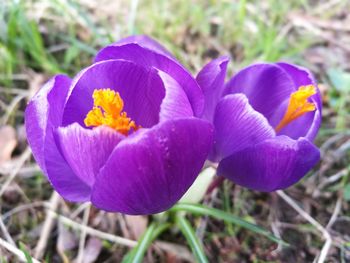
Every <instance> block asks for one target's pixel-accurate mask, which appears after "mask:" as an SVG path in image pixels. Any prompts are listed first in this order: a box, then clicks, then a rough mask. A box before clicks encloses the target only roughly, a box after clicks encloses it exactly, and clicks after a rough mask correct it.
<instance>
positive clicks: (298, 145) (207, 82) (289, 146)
mask: <svg viewBox="0 0 350 263" xmlns="http://www.w3.org/2000/svg"><path fill="white" fill-rule="evenodd" d="M228 61H229V60H228V58H227V57H221V58H218V59H216V60H213V61H212V62H210V63H209V64H207V65H206V66H205V67H204V68H203V69H202V70H201V72H200V73H199V74H198V76H197V81H198V83H199V84H200V86H201V87H202V89H203V92H204V95H205V110H204V114H203V118H204V119H206V120H209V121H211V122H212V123H213V124H214V126H215V135H214V146H213V149H212V151H211V153H210V155H209V159H210V160H211V161H213V162H219V165H218V170H217V173H218V175H220V176H224V177H226V178H228V179H230V180H232V181H233V182H235V183H237V184H238V185H241V186H244V187H247V188H250V189H254V190H259V191H275V190H277V189H283V188H286V187H289V186H291V185H292V184H294V183H296V182H297V181H299V180H300V179H301V178H302V177H303V176H304V175H305V174H306V173H307V172H308V171H309V170H310V169H311V168H312V167H313V166H314V165H315V164H316V163H317V162H318V161H319V158H320V153H319V150H318V149H317V148H316V147H315V145H314V144H313V143H312V142H313V140H314V139H315V137H316V134H317V132H318V129H319V127H320V123H321V107H322V105H321V97H320V92H319V90H318V88H317V85H316V82H315V80H314V78H313V76H312V74H311V73H310V72H309V71H308V70H307V69H305V68H302V67H299V66H296V65H292V64H288V63H260V64H253V65H251V66H249V67H247V68H245V69H243V70H241V71H239V72H238V73H237V74H236V75H234V76H233V77H232V78H231V79H230V81H229V82H228V83H226V84H225V83H224V81H225V76H226V68H227V63H228Z"/></svg>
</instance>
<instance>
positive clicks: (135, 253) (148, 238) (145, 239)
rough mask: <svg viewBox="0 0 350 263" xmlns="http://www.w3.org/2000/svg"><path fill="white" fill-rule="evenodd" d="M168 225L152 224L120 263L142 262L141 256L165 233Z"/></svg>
mask: <svg viewBox="0 0 350 263" xmlns="http://www.w3.org/2000/svg"><path fill="white" fill-rule="evenodd" d="M169 226H170V224H161V225H158V224H156V223H152V224H151V225H150V226H149V227H148V228H147V230H146V231H145V233H144V234H143V235H142V237H141V238H140V240H139V242H138V244H137V246H136V247H134V248H133V249H132V250H131V251H130V252H129V253H128V254H127V255H126V256H125V257H124V258H123V261H122V263H138V262H142V260H143V256H144V254H145V252H146V250H147V248H148V247H149V246H150V245H151V243H152V241H153V240H154V239H156V237H157V236H159V235H160V234H161V233H162V232H163V231H165V230H166V229H167V228H168V227H169Z"/></svg>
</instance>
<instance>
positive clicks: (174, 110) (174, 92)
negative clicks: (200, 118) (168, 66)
mask: <svg viewBox="0 0 350 263" xmlns="http://www.w3.org/2000/svg"><path fill="white" fill-rule="evenodd" d="M158 74H159V76H160V78H161V79H162V81H163V84H164V89H165V98H164V99H163V101H162V104H161V106H160V114H159V119H160V122H163V121H165V120H171V119H177V118H186V117H192V116H193V111H192V107H191V104H190V102H189V101H188V98H187V96H186V93H185V92H184V90H183V89H182V87H181V86H180V85H179V83H177V81H176V80H174V79H173V78H172V77H171V76H169V75H168V74H166V73H164V72H162V71H159V73H158Z"/></svg>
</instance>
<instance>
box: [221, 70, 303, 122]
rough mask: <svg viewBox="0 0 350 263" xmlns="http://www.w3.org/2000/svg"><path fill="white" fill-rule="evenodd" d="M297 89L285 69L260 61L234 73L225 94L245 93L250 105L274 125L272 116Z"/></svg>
mask: <svg viewBox="0 0 350 263" xmlns="http://www.w3.org/2000/svg"><path fill="white" fill-rule="evenodd" d="M295 90H296V88H295V84H294V82H293V80H292V78H291V77H290V76H289V74H288V73H287V72H286V71H285V70H284V69H282V68H281V67H279V66H277V65H275V64H268V63H260V64H254V65H252V66H249V67H247V68H245V69H243V70H241V71H239V72H238V73H237V74H236V75H234V76H233V78H232V79H231V80H230V81H229V82H228V83H227V85H226V88H225V94H232V93H244V94H245V95H246V96H247V98H248V100H249V103H250V105H252V107H253V108H254V109H255V110H256V111H258V112H260V113H262V114H263V115H264V116H265V117H266V118H267V119H268V120H269V122H270V124H271V125H272V126H273V123H271V121H270V118H271V117H272V116H273V115H274V114H275V111H276V110H277V109H278V107H279V106H280V105H281V103H283V102H284V101H285V100H287V99H289V96H290V94H291V93H292V92H294V91H295ZM273 127H274V126H273Z"/></svg>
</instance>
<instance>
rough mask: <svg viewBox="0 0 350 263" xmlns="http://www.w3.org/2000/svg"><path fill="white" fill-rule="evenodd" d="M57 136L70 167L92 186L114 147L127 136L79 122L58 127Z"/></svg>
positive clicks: (107, 128) (109, 129) (104, 127)
mask: <svg viewBox="0 0 350 263" xmlns="http://www.w3.org/2000/svg"><path fill="white" fill-rule="evenodd" d="M56 137H57V139H56V141H57V142H58V144H59V148H60V150H61V151H62V154H63V156H64V158H65V159H66V160H67V162H68V164H69V165H70V167H71V168H72V169H73V171H74V172H75V174H76V175H77V176H78V177H79V178H80V179H81V180H82V181H84V182H85V183H86V184H87V185H89V186H90V187H92V185H93V184H94V182H95V177H96V176H97V174H98V173H99V170H100V168H101V167H102V166H103V165H104V164H105V163H106V161H107V159H108V157H109V155H110V154H111V152H112V151H113V149H114V148H115V147H116V145H117V144H118V143H119V142H120V141H121V140H122V139H123V138H125V136H124V135H122V134H120V133H118V132H116V131H114V130H113V129H111V128H109V127H106V126H99V127H96V128H94V129H92V130H90V129H84V128H83V127H81V126H80V125H79V124H77V123H73V124H71V125H70V126H67V127H60V128H58V129H57V133H56Z"/></svg>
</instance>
